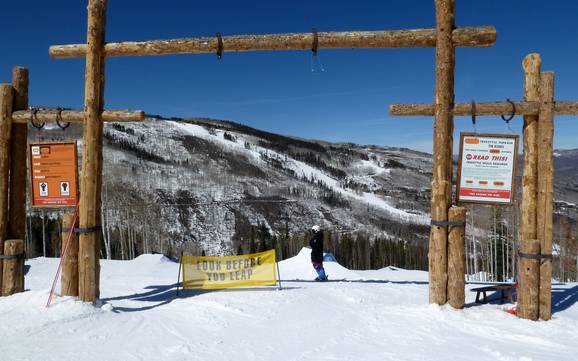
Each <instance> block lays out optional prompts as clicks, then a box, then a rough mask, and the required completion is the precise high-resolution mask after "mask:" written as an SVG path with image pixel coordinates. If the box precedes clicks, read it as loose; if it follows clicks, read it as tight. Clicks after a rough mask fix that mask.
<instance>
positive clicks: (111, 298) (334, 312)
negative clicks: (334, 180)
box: [0, 249, 578, 361]
mask: <svg viewBox="0 0 578 361" xmlns="http://www.w3.org/2000/svg"><path fill="white" fill-rule="evenodd" d="M57 263H58V259H47V258H37V259H31V260H30V261H28V262H27V266H29V267H30V268H29V270H28V273H27V276H26V284H27V288H28V289H29V290H27V291H26V292H24V293H21V294H16V295H13V296H10V297H4V298H0V315H1V316H0V319H1V320H2V322H0V340H1V341H0V359H1V360H3V361H18V360H42V361H49V360H58V361H64V360H82V361H92V360H122V361H127V360H251V361H257V360H267V361H269V360H312V361H313V360H315V361H319V360H355V361H357V360H364V361H368V360H376V361H377V360H379V361H384V360H420V361H421V360H444V361H447V360H468V361H474V360H524V361H527V360H557V361H562V360H576V355H577V354H578V305H576V304H575V303H576V301H577V300H578V284H555V285H554V287H553V288H554V302H553V305H554V311H555V313H554V317H553V320H552V321H549V322H532V321H527V320H521V319H517V318H516V317H514V316H512V315H510V314H508V313H506V312H504V311H503V310H502V308H504V307H507V306H508V305H497V304H487V305H482V306H479V305H475V306H474V305H471V303H472V302H473V298H474V295H473V294H472V292H467V302H469V303H470V304H469V307H467V308H465V309H464V310H454V309H452V308H450V307H448V306H443V307H439V306H435V305H428V285H427V273H425V272H421V271H406V270H402V269H397V268H391V267H388V268H384V269H381V270H376V271H352V270H348V269H346V268H344V267H341V266H340V265H338V264H337V263H334V262H326V263H325V266H326V269H327V273H328V274H329V277H330V279H332V280H334V282H326V283H318V282H311V281H309V280H311V279H313V278H314V277H315V273H314V271H313V269H312V268H311V265H310V262H309V250H307V249H304V250H302V251H301V253H299V255H297V256H296V257H294V258H291V259H288V260H285V261H283V262H281V263H280V273H281V279H282V281H283V284H282V286H283V289H282V290H278V289H276V288H274V287H271V288H254V289H242V290H241V289H237V290H223V291H215V292H196V291H184V292H183V291H182V292H181V294H180V296H179V297H176V295H175V290H176V289H175V283H176V277H177V272H178V264H177V263H175V262H172V261H170V260H169V259H167V258H165V257H163V256H159V255H143V256H140V257H138V258H136V259H134V260H132V261H102V274H101V297H102V304H100V305H99V307H93V306H92V305H90V304H83V303H81V302H78V301H75V300H74V299H72V298H69V297H56V298H55V299H54V302H53V304H52V306H51V307H50V308H48V309H46V308H45V303H46V299H47V297H48V292H49V288H50V284H51V277H53V276H54V273H55V271H56V267H57ZM475 286H476V285H468V287H470V288H471V287H475Z"/></svg>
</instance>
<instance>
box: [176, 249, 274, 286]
mask: <svg viewBox="0 0 578 361" xmlns="http://www.w3.org/2000/svg"><path fill="white" fill-rule="evenodd" d="M181 262H182V267H183V288H189V289H192V288H194V289H205V290H208V289H219V288H232V287H245V286H274V285H275V284H276V283H277V272H276V269H275V250H274V249H272V250H270V251H266V252H261V253H253V254H246V255H242V256H226V257H198V256H183V257H182V260H181Z"/></svg>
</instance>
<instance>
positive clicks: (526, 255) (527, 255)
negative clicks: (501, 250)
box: [518, 252, 554, 261]
mask: <svg viewBox="0 0 578 361" xmlns="http://www.w3.org/2000/svg"><path fill="white" fill-rule="evenodd" d="M518 257H521V258H527V259H533V260H536V261H541V260H543V259H547V260H550V261H551V260H552V259H553V258H554V257H553V255H551V254H532V253H522V252H518Z"/></svg>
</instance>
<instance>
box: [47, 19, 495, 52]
mask: <svg viewBox="0 0 578 361" xmlns="http://www.w3.org/2000/svg"><path fill="white" fill-rule="evenodd" d="M314 38H315V36H314V34H313V33H289V34H266V35H234V36H223V37H222V44H223V48H222V51H223V52H241V51H266V50H307V49H311V48H312V47H313V43H314ZM452 39H453V42H454V45H455V46H456V47H465V46H468V47H489V46H492V45H494V43H495V42H496V28H494V27H492V26H483V27H464V28H458V29H455V30H454V31H453V33H452ZM218 43H219V42H218V39H217V37H216V36H213V37H202V38H183V39H172V40H151V41H141V42H122V43H108V44H106V45H105V47H104V52H105V56H146V55H169V54H206V53H215V52H217V50H218ZM317 43H318V45H317V48H318V49H341V48H433V47H435V45H436V30H435V29H415V30H390V31H348V32H319V33H317ZM49 53H50V56H52V57H53V58H81V57H84V56H85V55H86V44H72V45H54V46H51V47H50V48H49Z"/></svg>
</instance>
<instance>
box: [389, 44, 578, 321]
mask: <svg viewBox="0 0 578 361" xmlns="http://www.w3.org/2000/svg"><path fill="white" fill-rule="evenodd" d="M541 62H542V61H541V58H540V55H539V54H529V55H528V56H526V57H525V58H524V61H523V63H522V67H523V69H524V75H525V76H524V101H522V102H512V101H507V102H490V103H475V102H471V103H462V104H455V105H453V106H452V108H451V109H450V111H451V113H452V115H455V116H467V115H471V116H478V115H504V114H509V115H511V116H512V117H513V116H514V115H523V116H524V125H523V129H524V146H523V149H524V150H523V151H524V161H523V176H522V201H521V206H520V208H521V221H520V236H521V243H520V250H519V252H518V256H519V260H520V267H519V274H518V283H519V284H518V310H517V311H518V315H519V316H520V317H522V318H527V319H531V320H537V319H538V318H540V319H542V320H549V319H551V317H552V304H551V303H552V295H551V293H552V237H553V235H552V222H553V218H552V217H553V197H554V166H553V158H552V157H553V151H554V150H553V138H554V123H553V116H554V115H578V102H576V101H560V102H556V101H554V73H553V72H549V71H547V72H541ZM389 112H390V114H391V115H402V116H408V115H433V114H434V113H435V105H433V104H392V105H391V106H390V108H389ZM464 219H465V217H464ZM450 234H451V233H450ZM451 243H452V242H451V240H450V246H451ZM462 247H463V245H462ZM460 261H461V259H460ZM453 273H455V274H453ZM461 274H463V273H461ZM459 276H460V274H459V273H458V272H452V273H451V274H448V277H450V278H455V277H459ZM454 292H455V290H454ZM461 302H462V306H463V299H462V300H461ZM450 303H451V302H450Z"/></svg>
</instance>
